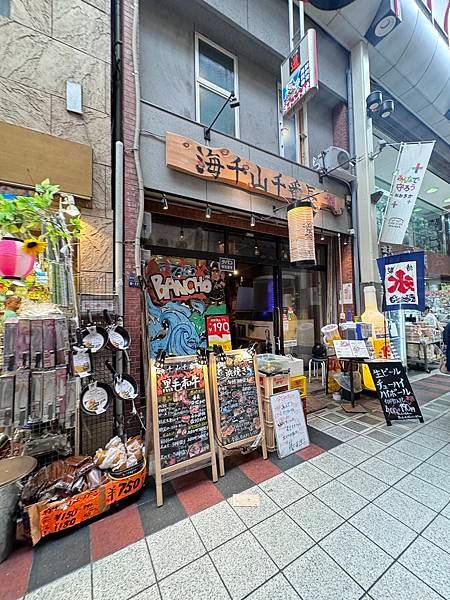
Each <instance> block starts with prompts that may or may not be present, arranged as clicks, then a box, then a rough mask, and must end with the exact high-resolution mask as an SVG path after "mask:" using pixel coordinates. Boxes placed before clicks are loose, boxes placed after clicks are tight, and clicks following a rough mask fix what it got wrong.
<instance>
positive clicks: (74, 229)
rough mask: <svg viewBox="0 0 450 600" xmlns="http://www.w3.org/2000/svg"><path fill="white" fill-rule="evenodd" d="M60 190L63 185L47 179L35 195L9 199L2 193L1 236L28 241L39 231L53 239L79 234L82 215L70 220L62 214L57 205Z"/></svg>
mask: <svg viewBox="0 0 450 600" xmlns="http://www.w3.org/2000/svg"><path fill="white" fill-rule="evenodd" d="M58 192H59V186H58V185H53V184H51V183H50V181H49V180H48V179H45V180H44V181H43V182H42V183H39V184H37V185H36V186H35V192H34V194H33V195H30V196H16V197H15V198H13V199H8V198H5V197H4V196H3V195H2V194H0V236H2V237H4V236H7V235H9V236H12V237H17V238H19V239H23V240H25V239H27V238H34V237H35V236H36V234H37V235H38V237H40V238H41V239H48V240H50V241H51V242H56V241H57V240H61V239H62V240H65V241H69V240H70V239H71V238H72V237H75V238H77V237H79V235H80V229H81V221H80V218H79V217H72V218H71V219H70V220H69V221H68V222H67V223H66V220H65V218H64V217H62V216H61V215H62V213H61V212H60V211H57V210H55V207H54V206H53V204H54V200H55V195H56V194H58Z"/></svg>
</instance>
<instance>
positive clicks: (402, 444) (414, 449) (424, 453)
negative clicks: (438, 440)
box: [392, 437, 435, 460]
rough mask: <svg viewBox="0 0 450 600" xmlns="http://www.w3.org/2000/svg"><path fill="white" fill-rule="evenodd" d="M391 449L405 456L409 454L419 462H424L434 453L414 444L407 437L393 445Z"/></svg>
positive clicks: (429, 449)
mask: <svg viewBox="0 0 450 600" xmlns="http://www.w3.org/2000/svg"><path fill="white" fill-rule="evenodd" d="M392 448H394V450H398V451H400V452H404V453H405V454H409V455H410V456H413V457H414V458H417V459H419V460H426V459H427V458H429V457H430V456H431V455H432V454H434V452H435V450H432V449H431V448H425V446H421V445H420V444H416V443H415V442H413V441H412V440H411V439H410V438H409V437H408V438H406V439H404V440H400V441H399V442H397V444H394V445H393V446H392Z"/></svg>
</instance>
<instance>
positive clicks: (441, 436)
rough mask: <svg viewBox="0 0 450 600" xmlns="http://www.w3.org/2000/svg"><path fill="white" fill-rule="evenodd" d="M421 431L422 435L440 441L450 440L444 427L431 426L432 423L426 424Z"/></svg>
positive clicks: (448, 433) (449, 435) (446, 441)
mask: <svg viewBox="0 0 450 600" xmlns="http://www.w3.org/2000/svg"><path fill="white" fill-rule="evenodd" d="M433 425H434V423H433ZM421 433H423V434H424V435H428V436H429V437H432V438H435V439H437V440H439V441H441V442H445V443H446V444H448V442H450V432H448V431H447V430H444V429H439V428H436V427H433V426H432V425H427V426H426V427H424V428H423V429H422V431H421Z"/></svg>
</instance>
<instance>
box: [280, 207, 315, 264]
mask: <svg viewBox="0 0 450 600" xmlns="http://www.w3.org/2000/svg"><path fill="white" fill-rule="evenodd" d="M287 219H288V230H289V252H290V260H291V262H302V263H304V264H311V265H315V264H316V252H315V247H314V212H313V208H312V205H311V202H308V201H297V202H294V203H293V204H291V205H290V206H288V209H287Z"/></svg>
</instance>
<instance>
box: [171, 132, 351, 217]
mask: <svg viewBox="0 0 450 600" xmlns="http://www.w3.org/2000/svg"><path fill="white" fill-rule="evenodd" d="M166 165H167V166H168V167H170V168H172V169H175V170H177V171H181V172H182V173H187V174H188V175H193V176H194V177H200V178H201V179H208V180H211V181H217V182H219V183H226V184H228V185H232V186H234V187H238V188H241V189H242V190H245V191H246V192H250V193H252V194H262V195H263V196H269V197H270V198H275V199H276V200H280V201H281V202H288V203H291V202H293V201H295V200H301V199H303V198H305V197H306V196H308V197H309V196H313V197H312V198H310V200H311V202H312V203H313V204H314V206H315V208H317V209H319V208H327V209H329V210H331V212H332V213H333V214H334V215H342V214H344V210H345V200H344V198H340V197H339V196H335V195H334V194H330V193H329V192H325V191H324V190H321V189H319V188H316V187H314V186H312V185H309V184H307V183H305V182H304V181H299V180H298V179H296V178H295V177H291V176H290V175H284V174H283V173H280V172H279V171H274V170H273V169H267V168H265V167H261V166H260V165H257V164H256V163H253V162H251V161H249V160H248V159H247V158H245V157H241V156H238V155H237V154H235V153H234V152H232V151H231V150H229V149H228V148H210V147H209V146H203V145H202V144H199V143H198V142H196V141H195V140H192V139H190V138H187V137H184V136H182V135H177V134H176V133H170V132H168V133H166Z"/></svg>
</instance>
